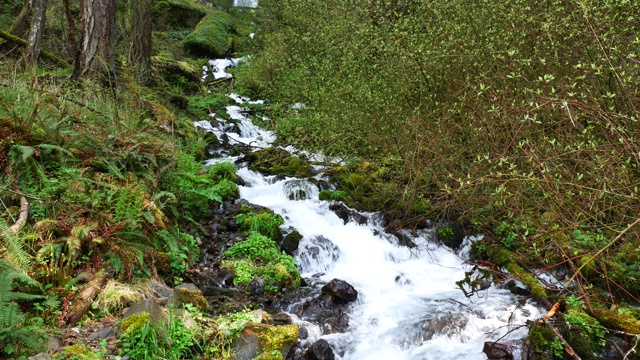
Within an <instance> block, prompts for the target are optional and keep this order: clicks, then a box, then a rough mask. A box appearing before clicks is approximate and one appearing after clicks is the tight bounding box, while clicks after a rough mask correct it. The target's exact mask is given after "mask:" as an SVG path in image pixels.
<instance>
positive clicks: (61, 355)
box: [53, 344, 100, 360]
mask: <svg viewBox="0 0 640 360" xmlns="http://www.w3.org/2000/svg"><path fill="white" fill-rule="evenodd" d="M53 360H100V357H99V356H98V355H97V354H96V353H95V351H94V350H93V349H92V348H90V347H88V346H86V345H84V344H75V345H71V346H67V347H65V348H62V349H61V350H59V351H58V352H57V353H56V354H55V355H53Z"/></svg>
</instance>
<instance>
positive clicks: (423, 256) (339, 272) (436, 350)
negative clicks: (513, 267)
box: [196, 96, 541, 360]
mask: <svg viewBox="0 0 640 360" xmlns="http://www.w3.org/2000/svg"><path fill="white" fill-rule="evenodd" d="M234 99H235V100H236V101H237V102H238V103H241V102H242V101H243V100H244V101H247V100H248V99H243V98H240V97H238V96H234ZM227 112H228V114H229V115H230V118H232V119H234V120H236V121H239V122H240V124H239V126H233V124H231V123H230V122H227V121H225V120H223V119H217V126H215V127H214V126H212V125H211V123H210V122H209V121H200V122H197V123H196V126H198V127H201V128H203V129H204V130H206V131H211V132H214V133H215V134H216V135H218V137H223V136H224V133H225V132H226V131H228V130H230V129H232V128H235V129H236V131H237V130H238V129H239V132H240V134H235V133H234V134H230V135H229V142H230V143H236V142H242V143H245V144H251V145H257V146H270V143H272V142H273V141H274V139H275V137H274V135H273V134H272V133H271V132H268V131H265V130H262V129H260V128H258V127H256V126H255V125H254V124H253V123H252V122H251V121H250V120H249V119H248V118H247V116H246V115H245V113H243V109H242V108H241V107H240V106H230V107H228V108H227ZM234 160H236V158H228V159H215V160H212V162H218V161H234ZM238 174H239V176H241V177H242V178H243V179H244V180H245V182H246V183H247V185H246V186H242V187H240V195H241V197H242V198H244V199H246V200H248V201H249V202H251V203H254V204H258V205H262V206H266V207H269V208H271V209H273V211H275V212H276V213H278V214H280V215H282V217H283V218H284V219H285V225H284V227H285V228H286V227H293V228H295V229H296V230H298V231H299V232H300V233H301V234H302V235H303V236H304V238H303V239H302V241H301V243H300V247H299V250H298V252H299V253H298V256H297V262H298V267H299V269H300V272H301V274H302V276H303V277H310V276H312V275H316V274H322V275H319V278H320V280H322V281H321V282H322V283H324V282H328V281H330V280H332V279H334V278H338V279H342V280H345V281H347V282H348V283H350V284H351V285H353V286H354V287H355V289H356V290H357V291H358V293H359V295H358V300H357V301H356V302H355V303H352V304H351V305H350V306H349V308H348V309H349V310H348V316H349V327H348V329H347V332H345V333H337V334H328V335H321V331H320V329H319V328H318V327H317V326H314V325H309V324H308V323H306V322H304V321H302V320H299V319H297V318H296V317H295V316H294V318H295V319H296V321H298V322H299V324H301V325H307V326H309V327H310V328H309V334H310V339H308V340H306V341H307V342H308V343H310V342H312V341H315V340H317V339H318V337H322V338H324V339H326V340H327V341H328V342H329V343H330V344H331V345H332V347H333V348H334V350H335V352H336V354H341V356H338V355H337V357H338V358H341V359H344V360H347V359H349V360H351V359H358V360H360V359H361V360H375V359H385V360H388V359H399V360H400V359H415V360H417V359H486V355H484V354H483V353H482V348H483V344H484V342H485V341H499V342H502V343H513V344H518V342H519V341H521V340H522V339H523V338H524V337H525V336H526V332H527V327H526V326H521V325H524V324H525V322H526V320H528V319H529V320H533V319H537V318H540V317H541V311H540V309H539V308H538V307H536V306H535V305H534V304H532V303H530V302H529V301H528V302H526V303H525V304H524V305H522V304H519V302H518V300H521V298H518V297H516V296H514V295H512V294H511V293H510V292H509V291H508V290H505V289H500V288H497V287H495V286H491V287H489V288H488V289H486V290H483V291H480V292H479V293H477V294H476V295H473V296H471V297H470V298H467V297H465V296H464V294H463V293H462V291H461V290H460V289H458V288H457V286H456V284H455V282H456V281H459V280H461V279H463V278H464V277H465V271H469V270H470V269H471V267H472V266H471V265H468V264H466V263H465V254H466V251H467V250H468V246H469V244H470V242H471V241H472V239H470V238H467V239H466V240H465V244H464V247H465V248H463V250H462V251H460V254H456V253H454V252H452V251H451V250H450V249H448V248H445V247H442V246H440V245H438V244H436V242H435V241H434V240H433V238H434V230H425V231H421V232H419V233H418V234H417V237H416V238H415V239H414V242H415V243H416V244H417V245H418V246H417V247H416V248H407V247H403V246H400V245H398V242H397V240H396V238H395V237H394V236H391V235H387V234H384V233H383V229H382V227H381V226H380V225H379V224H377V223H376V221H375V219H376V216H372V215H373V214H366V215H368V216H369V217H370V218H371V219H373V220H371V221H369V225H358V224H356V223H355V222H349V223H347V224H346V225H345V224H344V222H343V220H341V219H340V218H338V216H337V215H335V213H334V212H332V211H331V210H329V205H330V203H329V202H327V201H320V200H318V189H317V187H316V186H315V185H313V184H311V183H309V182H307V181H306V180H302V181H301V180H297V179H290V178H287V179H284V180H278V181H276V180H275V177H273V176H271V177H265V176H263V175H261V174H259V173H256V172H253V171H251V170H249V169H247V168H241V169H239V171H238ZM299 190H302V191H304V192H305V193H306V198H307V199H306V200H297V201H295V200H290V196H289V194H291V193H292V192H295V191H299ZM319 237H322V238H324V239H328V240H329V241H330V244H328V243H327V241H326V240H322V238H320V239H319ZM517 348H518V347H514V349H517ZM515 353H516V356H517V355H518V352H517V351H515Z"/></svg>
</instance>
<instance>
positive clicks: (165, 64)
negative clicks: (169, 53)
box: [151, 56, 204, 109]
mask: <svg viewBox="0 0 640 360" xmlns="http://www.w3.org/2000/svg"><path fill="white" fill-rule="evenodd" d="M151 62H152V63H153V66H154V68H155V69H156V71H155V73H154V75H155V76H156V79H155V81H154V82H155V83H157V84H158V85H162V86H163V87H165V88H166V89H167V90H166V93H167V94H169V96H170V99H169V101H170V102H171V103H172V104H174V105H176V107H178V108H183V109H187V108H188V106H189V99H188V98H187V97H185V96H184V95H183V94H186V95H195V94H197V93H200V92H204V87H203V85H202V81H201V76H202V70H200V68H199V67H197V66H195V65H194V64H192V63H189V62H187V61H178V60H174V59H171V58H168V57H164V56H153V57H152V58H151ZM178 92H179V93H180V94H176V95H173V94H175V93H178ZM177 95H181V96H183V99H179V100H176V99H172V98H171V97H172V96H177Z"/></svg>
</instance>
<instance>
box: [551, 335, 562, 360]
mask: <svg viewBox="0 0 640 360" xmlns="http://www.w3.org/2000/svg"><path fill="white" fill-rule="evenodd" d="M549 347H550V348H551V353H552V354H553V356H554V357H555V358H557V359H562V358H563V355H564V346H562V342H560V338H559V337H557V336H556V337H555V338H554V339H553V341H552V342H551V343H550V344H549Z"/></svg>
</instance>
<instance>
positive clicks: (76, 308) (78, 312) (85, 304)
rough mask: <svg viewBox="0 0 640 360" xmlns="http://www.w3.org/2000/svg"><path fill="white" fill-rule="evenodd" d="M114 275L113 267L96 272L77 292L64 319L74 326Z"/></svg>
mask: <svg viewBox="0 0 640 360" xmlns="http://www.w3.org/2000/svg"><path fill="white" fill-rule="evenodd" d="M112 276H113V268H111V267H108V268H104V269H102V270H100V271H98V272H97V273H96V276H95V277H94V278H93V280H91V281H90V282H88V283H87V284H86V285H85V286H84V287H82V289H80V290H78V292H76V293H75V296H74V297H73V299H72V300H71V301H70V302H69V309H68V311H67V312H66V313H65V314H64V315H63V317H62V320H63V321H64V322H65V323H66V324H68V325H70V326H74V325H75V324H76V323H77V322H78V320H80V319H81V318H82V316H83V315H84V314H85V313H86V312H87V310H89V307H91V304H92V303H93V299H95V297H96V296H97V295H98V294H99V293H100V291H101V290H102V288H104V286H105V285H106V284H107V281H109V279H111V277H112Z"/></svg>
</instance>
